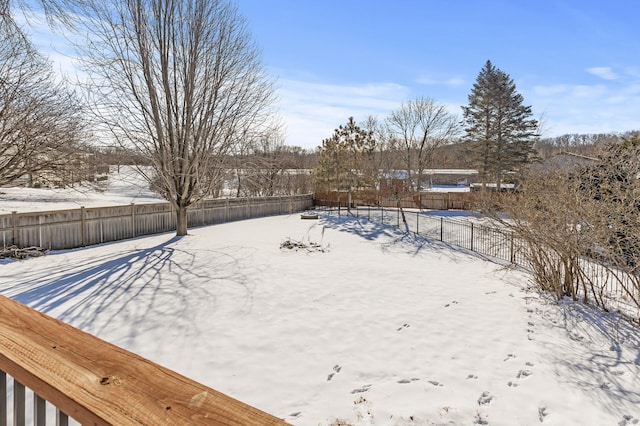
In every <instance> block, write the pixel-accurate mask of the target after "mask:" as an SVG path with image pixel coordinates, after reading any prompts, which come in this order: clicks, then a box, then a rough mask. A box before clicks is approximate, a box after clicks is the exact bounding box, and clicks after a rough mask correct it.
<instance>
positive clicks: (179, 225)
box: [176, 207, 187, 237]
mask: <svg viewBox="0 0 640 426" xmlns="http://www.w3.org/2000/svg"><path fill="white" fill-rule="evenodd" d="M176 235H177V236H178V237H181V236H184V235H187V208H186V207H176Z"/></svg>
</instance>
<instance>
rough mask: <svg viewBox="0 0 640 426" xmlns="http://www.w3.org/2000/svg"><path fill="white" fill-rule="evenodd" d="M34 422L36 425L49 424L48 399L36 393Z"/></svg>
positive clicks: (43, 425) (44, 425)
mask: <svg viewBox="0 0 640 426" xmlns="http://www.w3.org/2000/svg"><path fill="white" fill-rule="evenodd" d="M33 424H34V426H46V424H47V401H45V400H44V399H42V398H41V397H40V395H38V394H36V393H34V394H33Z"/></svg>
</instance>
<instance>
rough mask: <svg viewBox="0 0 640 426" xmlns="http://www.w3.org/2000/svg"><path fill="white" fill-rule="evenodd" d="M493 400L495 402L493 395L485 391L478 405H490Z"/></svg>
mask: <svg viewBox="0 0 640 426" xmlns="http://www.w3.org/2000/svg"><path fill="white" fill-rule="evenodd" d="M492 400H493V395H491V392H489V391H484V392H482V394H481V395H480V397H479V398H478V405H487V404H490V403H491V401H492Z"/></svg>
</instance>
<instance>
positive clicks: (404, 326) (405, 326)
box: [397, 324, 410, 331]
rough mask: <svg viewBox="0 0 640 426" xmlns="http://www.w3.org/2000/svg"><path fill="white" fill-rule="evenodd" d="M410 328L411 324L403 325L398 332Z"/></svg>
mask: <svg viewBox="0 0 640 426" xmlns="http://www.w3.org/2000/svg"><path fill="white" fill-rule="evenodd" d="M409 327H410V326H409V324H402V326H401V327H399V328H398V330H397V331H401V330H402V329H403V328H409Z"/></svg>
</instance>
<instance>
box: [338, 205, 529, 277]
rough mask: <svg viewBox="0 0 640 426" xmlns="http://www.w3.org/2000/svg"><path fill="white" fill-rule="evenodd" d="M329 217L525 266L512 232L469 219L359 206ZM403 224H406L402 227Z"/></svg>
mask: <svg viewBox="0 0 640 426" xmlns="http://www.w3.org/2000/svg"><path fill="white" fill-rule="evenodd" d="M326 212H327V213H328V214H335V215H343V214H351V215H353V216H355V217H359V218H364V219H367V220H370V221H373V222H378V223H381V224H385V225H390V226H395V227H398V228H403V227H406V230H407V231H409V232H412V233H414V234H416V235H420V236H423V237H426V238H430V239H434V240H438V241H442V242H444V243H447V244H451V245H454V246H456V247H461V248H464V249H467V250H470V251H473V252H476V253H479V254H482V255H485V256H489V257H492V258H495V259H500V260H504V261H507V262H510V263H513V264H516V265H518V266H523V267H527V266H528V265H527V263H526V259H525V256H524V252H523V247H524V245H523V243H522V242H521V241H520V240H519V239H518V238H517V237H516V236H514V234H513V232H511V231H508V230H504V229H499V228H496V227H492V226H486V225H482V224H479V223H474V222H473V221H470V220H462V219H451V218H446V217H443V216H433V215H430V214H429V211H425V210H422V211H416V210H404V211H401V210H400V209H397V208H388V207H378V206H360V207H352V208H351V209H349V210H347V209H346V208H344V207H342V208H328V209H326ZM405 221H406V224H405Z"/></svg>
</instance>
